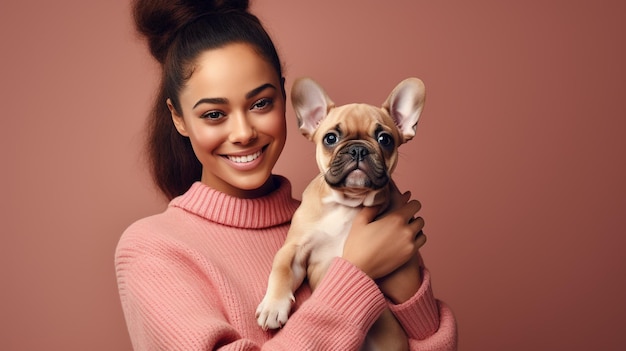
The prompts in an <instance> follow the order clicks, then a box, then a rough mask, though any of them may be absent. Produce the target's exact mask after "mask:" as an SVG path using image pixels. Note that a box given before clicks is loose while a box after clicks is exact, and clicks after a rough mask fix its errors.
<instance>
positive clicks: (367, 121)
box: [257, 78, 424, 350]
mask: <svg viewBox="0 0 626 351" xmlns="http://www.w3.org/2000/svg"><path fill="white" fill-rule="evenodd" d="M293 89H294V90H293V92H292V101H293V105H294V108H295V109H296V115H297V117H298V122H299V124H300V130H301V132H302V134H303V135H305V136H306V137H307V138H309V139H310V140H311V141H313V142H314V143H315V144H316V159H317V164H318V167H319V169H320V174H319V175H318V176H317V177H316V178H315V179H314V180H313V181H312V182H311V183H310V184H309V185H308V186H307V188H306V189H305V190H304V193H303V194H302V204H301V206H300V207H299V208H298V210H297V211H296V212H295V214H294V217H293V220H292V225H291V228H290V230H289V233H288V235H287V239H286V240H285V243H284V245H283V247H282V248H281V249H280V250H279V251H278V252H277V254H276V256H275V258H274V262H273V266H272V271H271V273H270V277H269V280H268V288H267V292H266V295H265V297H264V298H263V300H262V301H261V303H260V304H259V307H258V309H257V319H258V322H259V325H260V326H261V327H263V328H264V329H268V328H270V329H274V328H280V327H282V326H283V325H284V323H286V321H287V318H288V314H289V312H290V309H291V305H292V303H293V301H294V295H293V293H294V291H295V290H296V289H297V288H298V287H299V286H300V285H301V284H302V282H303V280H304V278H305V277H308V282H309V284H310V286H311V288H312V289H315V288H316V287H317V285H318V283H319V282H320V281H321V279H322V278H323V276H324V274H325V272H326V271H327V269H328V266H329V265H330V262H331V260H332V259H333V258H334V257H337V256H341V255H342V253H343V246H344V243H345V240H346V238H347V235H348V233H349V232H350V228H351V225H352V220H353V218H354V216H355V215H356V214H357V213H358V212H359V211H360V208H361V207H362V206H374V205H383V208H384V207H386V205H387V201H388V200H389V199H390V192H391V191H396V192H397V191H398V189H397V188H396V186H395V184H394V183H393V181H392V180H391V173H392V172H393V170H394V169H395V167H396V164H397V162H398V152H397V150H398V146H400V145H401V144H402V143H404V142H406V141H408V140H410V139H411V138H412V137H413V135H414V132H415V125H416V123H417V119H418V117H419V114H420V112H421V108H422V105H423V100H424V93H423V84H422V83H421V81H419V80H417V79H415V78H412V79H408V80H405V81H403V82H402V83H400V84H399V85H398V86H397V87H396V89H394V91H392V93H391V94H390V96H389V98H388V99H387V101H385V103H384V104H383V107H382V108H379V107H374V106H371V105H366V104H349V105H344V106H339V107H335V105H334V103H333V102H332V100H330V98H329V97H328V95H327V94H326V93H325V92H324V91H323V89H322V88H321V87H320V86H319V85H317V84H316V83H315V82H313V81H311V80H306V79H305V80H299V81H296V83H294V88H293ZM329 132H331V133H336V134H337V137H338V138H337V139H338V141H337V142H336V143H335V144H333V145H332V147H329V146H328V145H325V144H324V138H325V135H326V134H327V133H329ZM380 133H387V134H386V135H387V136H389V137H390V138H392V139H393V146H392V147H383V146H381V144H379V142H378V141H377V140H378V139H377V137H378V136H380V135H381V134H380ZM361 154H362V155H363V156H360V155H361ZM357 159H358V160H359V162H357ZM355 163H356V164H358V170H351V171H346V172H345V174H344V173H343V171H344V170H350V169H351V168H350V167H352V166H354V164H355ZM344 168H345V169H344ZM337 179H339V180H340V182H339V183H337V184H331V183H332V182H333V181H336V180H337ZM406 349H408V344H407V339H406V335H405V333H404V330H403V329H402V327H401V326H400V324H399V323H398V322H397V320H396V319H395V317H394V316H393V314H392V313H391V312H390V311H389V310H385V312H384V313H383V314H382V315H381V316H380V318H379V319H378V320H377V321H376V323H375V324H374V325H373V327H372V329H371V330H370V332H369V333H368V336H367V338H366V342H365V344H364V346H363V350H406Z"/></svg>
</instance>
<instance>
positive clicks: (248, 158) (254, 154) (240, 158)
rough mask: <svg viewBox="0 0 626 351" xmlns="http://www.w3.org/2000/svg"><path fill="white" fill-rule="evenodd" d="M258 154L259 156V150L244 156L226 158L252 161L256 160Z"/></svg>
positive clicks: (235, 160)
mask: <svg viewBox="0 0 626 351" xmlns="http://www.w3.org/2000/svg"><path fill="white" fill-rule="evenodd" d="M259 156H261V150H259V151H257V152H255V153H253V154H252V155H246V156H228V159H229V160H231V161H233V162H235V163H246V162H252V161H254V160H256V159H257V158H258V157H259Z"/></svg>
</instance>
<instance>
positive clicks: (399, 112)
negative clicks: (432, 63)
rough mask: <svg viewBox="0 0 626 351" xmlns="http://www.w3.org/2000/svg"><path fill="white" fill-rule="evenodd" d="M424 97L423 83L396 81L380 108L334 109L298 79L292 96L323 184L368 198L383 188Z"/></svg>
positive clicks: (324, 96)
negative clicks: (314, 148) (311, 144)
mask: <svg viewBox="0 0 626 351" xmlns="http://www.w3.org/2000/svg"><path fill="white" fill-rule="evenodd" d="M424 98H425V88H424V84H423V83H422V81H421V80H419V79H417V78H409V79H406V80H404V81H402V82H400V84H398V85H397V86H396V87H395V88H394V89H393V91H392V92H391V94H390V95H389V97H388V98H387V100H386V101H385V102H384V103H383V105H382V107H376V106H372V105H368V104H348V105H343V106H339V107H336V106H335V104H334V103H333V101H332V100H331V99H330V98H329V96H328V95H327V94H326V92H325V91H324V89H323V88H322V87H321V86H320V85H319V84H317V83H316V82H315V81H313V80H311V79H309V78H301V79H298V80H296V81H295V82H294V85H293V87H292V92H291V99H292V105H293V107H294V110H295V112H296V117H297V118H298V125H299V128H300V132H301V133H302V134H303V135H304V136H305V137H307V138H308V139H309V140H311V141H313V142H314V143H315V144H316V158H317V164H318V167H319V169H320V171H321V172H322V174H323V175H324V179H325V180H326V183H328V185H329V186H330V187H331V188H332V189H334V190H335V191H339V192H342V193H343V194H344V195H347V196H348V197H350V198H358V197H365V196H368V197H370V198H371V193H372V192H376V191H379V190H380V189H382V188H384V187H385V186H387V184H388V182H389V180H390V177H391V173H392V172H393V170H394V168H395V166H396V164H397V160H398V147H399V146H400V145H401V144H403V143H405V142H407V141H409V140H411V139H412V138H413V137H414V136H415V129H416V126H417V121H418V119H419V116H420V114H421V112H422V108H423V106H424Z"/></svg>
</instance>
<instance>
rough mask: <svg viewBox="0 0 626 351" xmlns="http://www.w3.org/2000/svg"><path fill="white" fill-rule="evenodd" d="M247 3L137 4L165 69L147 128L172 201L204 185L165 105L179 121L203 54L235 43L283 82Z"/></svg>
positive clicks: (145, 0) (155, 0)
mask: <svg viewBox="0 0 626 351" xmlns="http://www.w3.org/2000/svg"><path fill="white" fill-rule="evenodd" d="M248 7H249V1H248V0H245V1H241V0H222V1H219V0H216V1H206V0H205V1H201V0H196V1H190V0H187V1H185V0H178V1H172V0H169V1H168V0H135V1H134V3H133V16H134V20H135V25H136V28H137V31H138V32H139V33H140V34H142V35H143V36H144V37H146V39H147V41H148V46H149V48H150V53H151V54H152V56H153V57H154V58H155V59H156V60H157V61H158V62H159V63H160V64H161V69H162V76H161V83H160V87H159V92H158V94H157V96H156V99H155V101H154V106H153V109H152V114H151V117H150V119H149V121H148V122H149V124H148V140H147V151H148V157H149V159H148V160H149V163H150V167H151V173H152V178H153V180H154V182H155V183H156V185H157V186H158V187H159V189H160V190H161V191H162V192H163V194H164V195H165V196H166V197H167V198H168V199H172V198H174V197H176V196H178V195H181V194H183V193H184V192H185V191H187V189H189V187H190V186H191V184H192V183H193V182H195V181H197V180H200V177H201V174H202V165H201V164H200V162H199V161H198V159H197V158H196V156H195V154H194V152H193V149H192V147H191V143H190V141H189V139H188V138H187V137H184V136H182V135H180V134H179V133H178V131H177V130H176V128H175V126H174V123H173V122H172V118H171V113H170V111H169V109H168V107H167V105H166V100H167V99H168V98H169V99H170V101H171V103H172V105H173V107H174V109H175V110H176V112H177V113H178V114H180V115H182V113H181V112H182V111H181V108H180V102H179V98H178V97H179V94H180V90H181V89H182V87H183V86H184V84H185V82H186V81H187V80H188V79H189V78H190V77H191V74H192V73H193V69H194V67H193V64H194V62H195V60H196V59H197V57H198V56H199V55H200V54H201V53H202V52H204V51H206V50H210V49H216V48H221V47H224V46H226V45H228V44H231V43H247V44H250V45H251V46H252V47H254V48H255V50H256V51H257V52H258V54H259V55H260V56H261V57H263V58H264V59H266V60H267V61H268V62H269V63H270V64H271V65H272V67H274V69H275V70H276V73H277V74H278V77H279V79H282V77H283V76H282V65H281V61H280V58H279V57H278V53H277V51H276V48H275V47H274V44H273V42H272V39H271V38H270V36H269V34H268V33H267V31H266V30H265V28H264V27H263V25H262V24H261V22H260V21H259V19H258V18H257V17H256V16H254V15H253V14H251V13H250V12H249V11H248Z"/></svg>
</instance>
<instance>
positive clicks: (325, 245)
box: [305, 206, 359, 265]
mask: <svg viewBox="0 0 626 351" xmlns="http://www.w3.org/2000/svg"><path fill="white" fill-rule="evenodd" d="M358 211H359V208H353V207H347V206H333V208H332V209H329V210H328V211H326V212H325V213H324V215H323V216H322V217H321V218H319V220H318V221H317V222H316V223H315V225H314V227H313V228H311V230H310V231H309V233H308V235H307V240H306V241H307V243H306V244H305V246H308V249H309V250H310V256H309V265H317V264H322V265H325V264H324V263H326V262H330V260H332V259H333V257H336V256H341V255H342V253H343V245H344V243H345V241H346V238H347V236H348V233H349V232H350V228H351V226H352V221H353V219H354V217H355V216H356V214H357V213H358Z"/></svg>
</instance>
